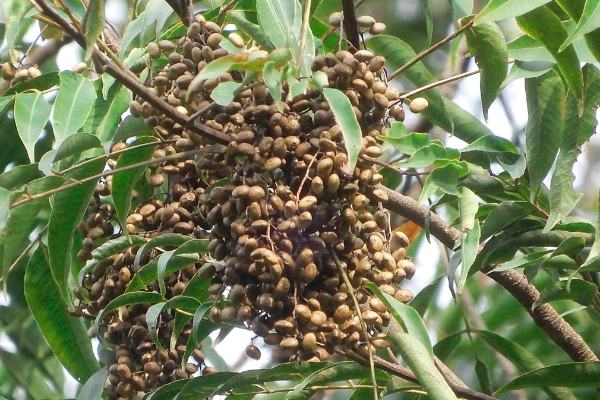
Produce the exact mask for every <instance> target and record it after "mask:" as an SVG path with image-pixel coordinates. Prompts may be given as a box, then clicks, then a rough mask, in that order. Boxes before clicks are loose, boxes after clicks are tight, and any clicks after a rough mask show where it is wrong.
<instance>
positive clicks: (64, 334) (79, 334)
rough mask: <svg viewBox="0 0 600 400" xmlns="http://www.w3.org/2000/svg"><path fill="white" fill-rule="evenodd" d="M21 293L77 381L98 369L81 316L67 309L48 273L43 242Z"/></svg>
mask: <svg viewBox="0 0 600 400" xmlns="http://www.w3.org/2000/svg"><path fill="white" fill-rule="evenodd" d="M25 297H26V298H27V303H28V304H29V309H30V310H31V313H32V314H33V317H34V318H35V321H36V322H37V324H38V326H39V328H40V330H41V331H42V333H43V335H44V338H45V339H46V341H47V342H48V344H49V345H50V347H51V348H52V351H53V352H54V354H55V355H56V357H57V358H58V359H59V360H60V362H61V364H62V365H63V366H64V367H65V368H66V369H67V370H68V371H69V373H70V374H71V375H72V376H74V377H75V378H76V379H78V380H79V381H81V382H84V381H86V380H87V379H88V378H89V377H90V376H92V374H93V373H94V372H95V371H97V370H98V369H99V367H98V362H97V361H96V359H95V358H94V353H93V352H92V346H91V342H90V340H89V338H88V337H87V329H86V327H85V324H84V323H83V320H81V319H79V318H75V317H71V316H70V315H69V314H68V313H67V304H66V303H65V302H64V301H63V299H62V296H61V293H60V290H59V288H58V286H57V285H56V282H55V280H54V279H53V277H52V273H51V271H50V266H49V265H48V260H47V258H46V257H45V255H44V252H43V245H41V246H40V247H39V248H38V250H37V251H36V252H35V253H34V255H33V256H32V257H31V259H30V261H29V265H28V266H27V271H26V273H25Z"/></svg>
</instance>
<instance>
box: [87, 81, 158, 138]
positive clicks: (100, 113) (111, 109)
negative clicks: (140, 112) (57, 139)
mask: <svg viewBox="0 0 600 400" xmlns="http://www.w3.org/2000/svg"><path fill="white" fill-rule="evenodd" d="M103 76H104V75H103ZM94 87H95V89H96V96H97V97H96V100H94V104H93V105H92V109H91V111H90V114H89V115H88V118H87V119H86V121H85V124H84V125H83V127H82V128H81V130H82V131H83V132H87V133H91V134H92V135H94V136H96V137H97V138H98V139H100V142H108V141H110V140H112V139H113V136H115V135H116V134H117V133H118V130H117V126H118V125H119V121H121V115H123V113H124V112H125V111H126V110H127V108H128V107H129V104H130V103H131V98H132V95H131V92H130V91H129V90H128V89H127V88H125V86H123V85H120V84H118V85H112V86H111V87H110V89H109V90H108V92H107V93H106V96H101V93H102V91H103V90H104V86H103V85H102V79H96V80H95V81H94ZM140 121H141V122H143V120H141V119H140ZM121 125H122V124H121ZM147 129H148V130H149V131H150V132H151V131H152V130H151V129H150V128H147Z"/></svg>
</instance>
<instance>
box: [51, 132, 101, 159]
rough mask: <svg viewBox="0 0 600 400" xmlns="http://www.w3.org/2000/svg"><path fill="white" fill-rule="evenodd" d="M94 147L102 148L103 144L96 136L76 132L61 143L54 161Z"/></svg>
mask: <svg viewBox="0 0 600 400" xmlns="http://www.w3.org/2000/svg"><path fill="white" fill-rule="evenodd" d="M94 148H99V149H102V144H101V143H100V140H98V138H97V137H96V136H92V135H90V134H89V133H75V134H74V135H71V136H69V137H68V138H66V139H65V141H64V142H62V143H61V144H60V147H59V148H58V151H57V152H56V154H55V155H54V158H53V162H58V161H60V160H64V159H65V158H69V157H72V156H76V155H79V154H81V153H83V152H84V151H86V150H90V149H94Z"/></svg>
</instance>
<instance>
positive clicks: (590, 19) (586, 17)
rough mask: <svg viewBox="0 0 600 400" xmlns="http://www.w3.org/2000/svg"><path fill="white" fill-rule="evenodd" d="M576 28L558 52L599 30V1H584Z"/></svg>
mask: <svg viewBox="0 0 600 400" xmlns="http://www.w3.org/2000/svg"><path fill="white" fill-rule="evenodd" d="M579 17H580V18H579V21H578V22H577V27H576V28H575V30H574V31H573V32H571V34H570V35H569V37H568V38H567V39H566V40H565V42H564V43H563V44H562V45H561V46H560V48H559V49H558V51H563V50H564V49H565V48H566V47H567V46H568V45H570V44H571V43H573V42H574V41H575V40H577V39H579V38H580V37H582V36H583V35H585V34H586V33H589V32H591V31H593V30H595V29H597V28H600V1H598V0H586V2H585V7H584V9H583V12H582V13H581V15H580V16H579Z"/></svg>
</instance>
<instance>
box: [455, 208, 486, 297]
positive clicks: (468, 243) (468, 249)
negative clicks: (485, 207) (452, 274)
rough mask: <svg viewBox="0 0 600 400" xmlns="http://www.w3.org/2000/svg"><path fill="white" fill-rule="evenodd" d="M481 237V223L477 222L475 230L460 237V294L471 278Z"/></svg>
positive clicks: (458, 287)
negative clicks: (470, 273)
mask: <svg viewBox="0 0 600 400" xmlns="http://www.w3.org/2000/svg"><path fill="white" fill-rule="evenodd" d="M480 237H481V229H480V227H479V221H478V220H475V225H473V230H471V231H469V232H467V233H464V232H463V233H462V234H461V236H460V241H461V253H460V257H461V265H462V266H461V269H460V277H459V279H458V285H457V289H458V293H461V292H462V290H463V288H464V287H465V283H466V282H467V278H468V277H469V271H470V268H471V266H472V265H473V263H474V262H475V259H476V258H477V253H478V252H479V238H480Z"/></svg>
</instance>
